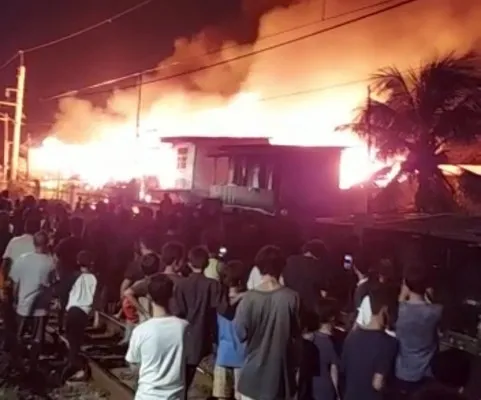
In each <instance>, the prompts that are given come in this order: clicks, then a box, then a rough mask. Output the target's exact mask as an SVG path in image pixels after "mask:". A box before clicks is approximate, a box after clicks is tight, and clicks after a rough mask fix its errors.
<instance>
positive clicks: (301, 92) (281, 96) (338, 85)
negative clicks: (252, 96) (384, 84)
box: [259, 78, 371, 102]
mask: <svg viewBox="0 0 481 400" xmlns="http://www.w3.org/2000/svg"><path fill="white" fill-rule="evenodd" d="M370 81H371V78H363V79H356V80H352V81H346V82H341V83H335V84H333V85H326V86H320V87H317V88H311V89H306V90H299V91H297V92H289V93H282V94H278V95H273V96H268V97H262V98H260V99H259V101H262V102H264V101H275V100H281V99H285V98H288V97H296V96H303V95H306V94H312V93H319V92H325V91H327V90H334V89H340V88H343V87H347V86H354V85H359V84H361V83H368V82H370Z"/></svg>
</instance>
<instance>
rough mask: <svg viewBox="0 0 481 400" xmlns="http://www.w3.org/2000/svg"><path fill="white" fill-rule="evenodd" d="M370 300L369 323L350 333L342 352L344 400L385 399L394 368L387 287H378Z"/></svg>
mask: <svg viewBox="0 0 481 400" xmlns="http://www.w3.org/2000/svg"><path fill="white" fill-rule="evenodd" d="M369 299H370V302H371V309H372V316H371V319H370V322H369V323H368V324H367V325H366V326H360V327H358V328H357V329H354V330H352V331H351V332H350V333H349V335H348V336H347V338H346V340H345V343H344V348H343V351H342V357H341V369H342V373H343V376H344V397H343V399H344V400H358V399H363V400H377V399H382V398H384V394H385V391H386V388H387V385H388V381H389V379H390V378H391V376H392V372H393V368H394V362H395V358H396V354H397V341H396V339H395V338H393V337H392V336H389V335H388V334H386V332H385V331H384V329H385V327H386V319H387V312H388V305H389V301H390V299H389V295H388V293H386V290H385V288H384V287H382V286H377V287H374V288H372V289H371V290H370V292H369Z"/></svg>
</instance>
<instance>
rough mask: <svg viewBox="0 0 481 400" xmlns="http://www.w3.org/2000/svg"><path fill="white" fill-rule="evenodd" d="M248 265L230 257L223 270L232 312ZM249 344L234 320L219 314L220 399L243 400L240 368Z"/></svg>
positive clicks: (216, 387)
mask: <svg viewBox="0 0 481 400" xmlns="http://www.w3.org/2000/svg"><path fill="white" fill-rule="evenodd" d="M244 276H245V273H244V265H243V263H242V262H241V261H235V260H234V261H230V262H229V263H228V264H227V265H225V266H224V267H223V268H222V270H221V271H220V280H221V283H222V285H223V286H224V287H225V288H226V289H228V290H229V303H230V305H231V309H230V313H232V314H234V313H235V308H236V306H237V304H238V302H239V300H240V298H241V297H242V295H243V292H244V291H245V283H244ZM244 354H245V347H244V345H243V344H242V343H241V342H240V340H239V337H238V336H237V332H236V331H235V326H234V323H233V321H231V320H229V319H227V318H226V317H224V316H222V315H220V314H218V315H217V357H216V360H215V368H214V385H213V388H212V395H213V396H214V397H217V398H218V399H233V398H235V399H236V400H240V398H241V396H240V394H239V393H238V392H237V382H238V380H239V375H240V368H241V367H242V365H243V364H244Z"/></svg>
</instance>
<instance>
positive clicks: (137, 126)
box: [135, 73, 145, 200]
mask: <svg viewBox="0 0 481 400" xmlns="http://www.w3.org/2000/svg"><path fill="white" fill-rule="evenodd" d="M137 86H138V89H137V115H136V120H135V137H136V139H137V154H136V157H137V160H136V161H137V167H138V168H139V169H138V171H139V174H140V176H139V179H140V182H139V183H140V190H139V193H138V197H139V199H140V200H143V199H144V197H145V182H144V177H143V175H142V170H141V168H140V166H141V157H142V155H141V154H140V148H141V143H140V117H141V113H142V74H141V73H140V74H139V75H138V76H137Z"/></svg>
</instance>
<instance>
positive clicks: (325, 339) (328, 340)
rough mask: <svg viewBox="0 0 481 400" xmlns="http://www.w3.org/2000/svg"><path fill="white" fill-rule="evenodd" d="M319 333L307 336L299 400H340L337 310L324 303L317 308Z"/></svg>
mask: <svg viewBox="0 0 481 400" xmlns="http://www.w3.org/2000/svg"><path fill="white" fill-rule="evenodd" d="M316 314H317V324H318V326H317V330H315V331H314V332H308V333H306V334H305V335H304V340H303V353H302V362H301V369H300V383H299V386H300V387H299V391H300V393H299V400H311V399H315V400H335V399H338V398H339V384H338V382H339V365H340V360H339V356H338V354H337V352H336V350H335V345H334V341H333V332H334V323H335V321H336V317H337V307H336V303H335V301H334V300H328V299H323V300H322V301H321V304H320V305H319V306H318V307H317V313H316Z"/></svg>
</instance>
